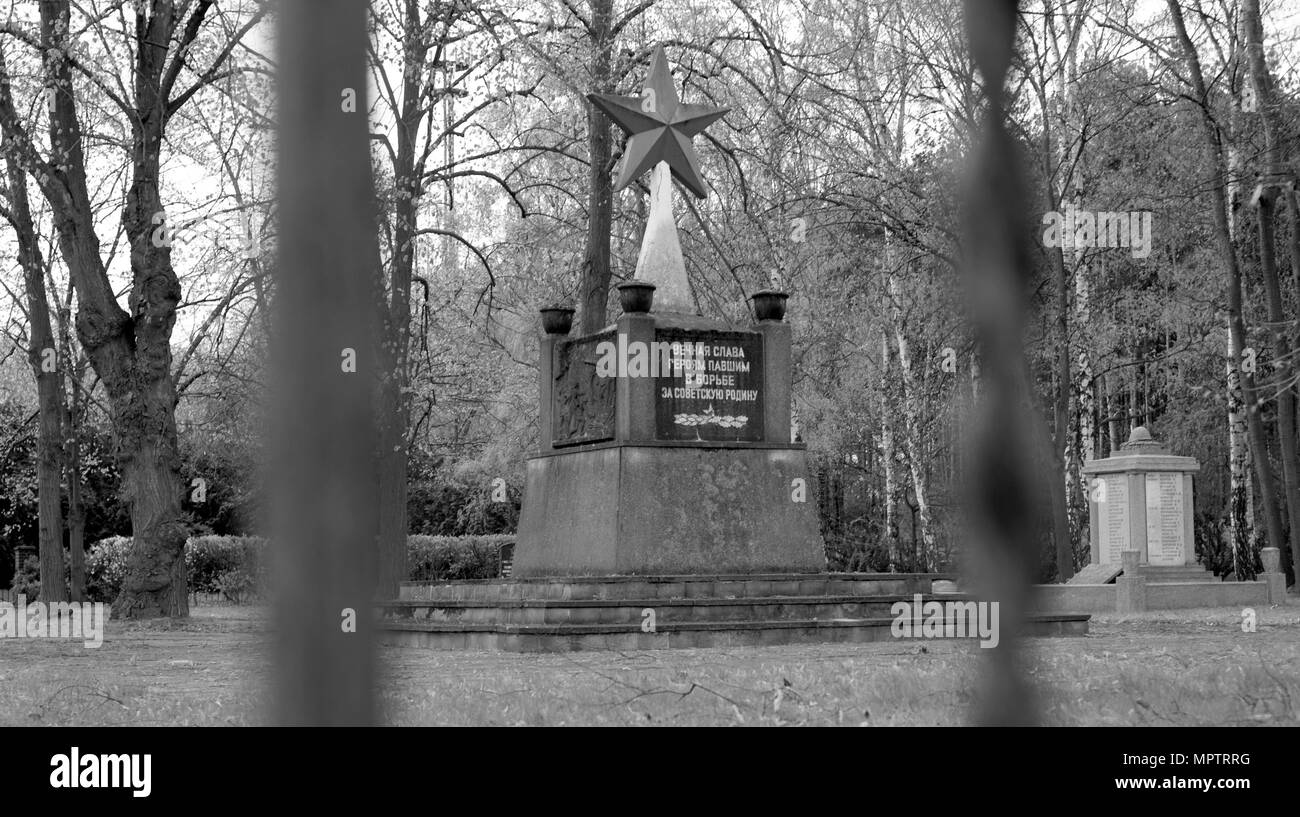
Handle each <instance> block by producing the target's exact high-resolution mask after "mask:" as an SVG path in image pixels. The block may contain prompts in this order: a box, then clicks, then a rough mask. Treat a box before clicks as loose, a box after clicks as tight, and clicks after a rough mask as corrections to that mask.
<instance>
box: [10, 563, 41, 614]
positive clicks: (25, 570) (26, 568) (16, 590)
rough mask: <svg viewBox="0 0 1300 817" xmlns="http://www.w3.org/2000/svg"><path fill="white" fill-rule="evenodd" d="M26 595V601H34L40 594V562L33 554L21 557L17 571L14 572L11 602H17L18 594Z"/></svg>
mask: <svg viewBox="0 0 1300 817" xmlns="http://www.w3.org/2000/svg"><path fill="white" fill-rule="evenodd" d="M20 595H21V596H26V597H27V601H28V602H33V601H36V599H37V598H38V597H39V596H40V595H41V562H40V559H38V558H37V557H35V556H28V557H27V558H26V559H23V563H22V564H21V565H20V566H19V568H18V572H17V573H15V574H14V585H13V603H14V604H17V603H18V597H19V596H20Z"/></svg>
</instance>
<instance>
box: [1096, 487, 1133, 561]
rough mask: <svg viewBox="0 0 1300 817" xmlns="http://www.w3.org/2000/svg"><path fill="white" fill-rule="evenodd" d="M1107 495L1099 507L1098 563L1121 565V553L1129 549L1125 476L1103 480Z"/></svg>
mask: <svg viewBox="0 0 1300 817" xmlns="http://www.w3.org/2000/svg"><path fill="white" fill-rule="evenodd" d="M1101 479H1102V480H1103V482H1104V483H1105V490H1106V492H1105V494H1104V495H1103V497H1104V498H1103V499H1102V500H1101V501H1100V502H1099V503H1098V505H1097V516H1098V525H1097V546H1098V555H1097V558H1098V561H1099V562H1100V563H1101V564H1116V565H1117V564H1119V563H1120V556H1119V554H1120V551H1122V550H1128V549H1129V538H1130V537H1129V516H1128V479H1127V478H1126V476H1125V475H1124V474H1107V475H1106V476H1105V477H1102V478H1101Z"/></svg>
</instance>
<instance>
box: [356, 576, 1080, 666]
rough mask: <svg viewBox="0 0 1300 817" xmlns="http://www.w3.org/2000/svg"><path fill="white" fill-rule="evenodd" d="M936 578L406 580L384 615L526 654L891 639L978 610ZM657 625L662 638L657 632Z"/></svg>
mask: <svg viewBox="0 0 1300 817" xmlns="http://www.w3.org/2000/svg"><path fill="white" fill-rule="evenodd" d="M936 578H945V577H942V576H939V577H936V576H934V575H930V574H899V573H835V574H827V573H820V574H818V573H778V574H757V575H755V574H731V575H727V574H715V575H704V576H699V575H690V576H681V575H664V576H582V577H565V578H544V579H523V580H512V581H486V582H451V583H443V584H437V583H418V582H406V583H403V585H402V589H401V597H400V598H399V599H397V600H396V601H392V602H388V603H387V604H384V605H383V606H382V614H383V618H382V620H381V621H382V627H383V630H384V637H383V640H384V641H385V643H389V644H396V645H404V646H419V647H431V648H436V649H488V650H491V649H500V650H511V651H520V652H557V651H570V650H600V649H605V650H642V649H668V648H681V647H739V646H760V645H775V644H802V643H859V642H868V641H889V640H894V639H895V638H896V637H895V635H894V633H893V623H894V615H893V614H892V613H891V607H892V606H893V605H894V603H896V602H899V601H906V602H912V601H914V600H915V597H916V594H920V595H921V596H922V599H923V601H943V602H950V601H956V602H960V601H971V600H973V599H972V598H971V597H970V596H966V595H963V594H940V595H935V594H933V593H932V592H931V587H932V584H931V583H932V581H933V580H934V579H936ZM651 616H653V632H647V631H646V630H648V629H649V623H650V621H651ZM1088 619H1089V616H1088V615H1086V614H1081V613H1072V614H1037V615H1035V616H1033V617H1032V618H1031V620H1030V621H1029V622H1027V626H1026V634H1027V635H1031V636H1035V635H1039V636H1062V635H1086V634H1087V631H1088Z"/></svg>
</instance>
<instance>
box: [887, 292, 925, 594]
mask: <svg viewBox="0 0 1300 817" xmlns="http://www.w3.org/2000/svg"><path fill="white" fill-rule="evenodd" d="M888 286H889V296H890V297H889V302H890V308H891V311H892V312H893V316H892V317H893V321H892V322H893V324H894V338H895V341H896V342H897V344H898V371H899V374H900V375H901V378H900V379H901V380H902V385H903V429H904V430H903V440H904V444H905V445H906V447H907V462H908V468H909V471H910V474H911V477H912V490H913V492H914V493H915V494H916V508H915V511H914V513H913V514H912V541H913V548H912V550H913V552H915V551H916V546H915V542H916V535H917V530H916V528H917V526H918V525H919V526H920V535H921V558H920V563H921V565H920V569H922V570H927V571H928V570H930V569H931V567H932V566H933V565H934V559H935V556H936V554H937V548H936V546H935V539H934V526H933V524H932V522H931V519H930V502H929V498H928V490H927V488H928V483H929V479H928V477H927V475H926V462H927V460H928V458H927V457H926V456H925V451H924V447H923V443H922V440H921V437H922V433H923V432H922V430H921V401H920V399H919V398H918V397H917V387H916V383H915V380H914V377H913V372H912V353H911V350H910V348H909V346H908V342H907V334H906V330H905V328H904V326H903V317H902V297H903V293H902V291H901V290H900V288H899V286H898V277H897V276H895V275H893V274H891V275H890V276H889V281H888Z"/></svg>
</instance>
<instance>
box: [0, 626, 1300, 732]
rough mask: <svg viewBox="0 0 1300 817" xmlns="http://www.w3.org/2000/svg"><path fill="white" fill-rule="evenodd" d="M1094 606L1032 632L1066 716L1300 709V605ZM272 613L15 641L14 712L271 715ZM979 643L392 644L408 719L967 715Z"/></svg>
mask: <svg viewBox="0 0 1300 817" xmlns="http://www.w3.org/2000/svg"><path fill="white" fill-rule="evenodd" d="M1258 614H1259V619H1258V631H1257V632H1255V633H1249V634H1248V633H1243V632H1242V631H1241V626H1240V622H1241V618H1240V611H1237V610H1231V609H1203V610H1178V611H1170V612H1153V613H1147V614H1143V615H1140V616H1128V617H1116V616H1094V617H1093V620H1092V627H1091V629H1092V634H1091V635H1090V636H1088V637H1087V638H1059V639H1036V640H1034V641H1032V642H1030V646H1029V651H1030V655H1029V656H1028V659H1029V660H1028V670H1029V672H1030V673H1031V674H1032V675H1033V677H1034V679H1035V680H1036V681H1037V683H1038V688H1039V694H1040V698H1041V705H1042V707H1041V708H1042V711H1043V713H1044V719H1045V721H1046V722H1047V723H1049V724H1052V725H1106V724H1125V725H1126V724H1151V725H1170V724H1184V725H1216V724H1217V725H1230V724H1260V725H1268V724H1289V725H1296V724H1297V723H1300V604H1297V603H1296V602H1295V601H1293V602H1292V604H1291V605H1289V606H1287V607H1278V608H1273V609H1263V608H1261V609H1259V610H1258ZM267 641H268V639H267V627H266V620H265V611H263V610H260V609H258V608H248V607H198V608H196V609H195V610H194V611H193V616H192V617H191V618H190V619H189V620H188V621H184V622H180V623H176V622H169V621H157V622H129V623H119V622H109V624H108V626H107V631H106V633H105V638H104V644H103V646H102V647H101V648H99V649H85V648H84V647H82V646H81V645H80V642H62V641H38V640H29V639H22V640H16V639H5V640H0V727H3V726H15V725H24V724H25V725H118V724H121V725H125V724H136V725H151V724H160V725H225V724H228V725H243V724H256V723H261V722H264V721H265V719H266V715H265V713H266V694H265V692H264V691H263V687H264V685H265V684H266V681H267V679H268V676H269V673H270V668H271V664H270V652H269V649H268V648H267ZM980 652H981V651H980V650H979V648H978V647H977V646H975V645H974V644H966V643H956V642H945V641H938V640H930V641H919V640H917V641H897V642H892V643H880V644H866V645H812V646H783V647H749V648H737V649H699V650H655V651H649V652H642V653H613V652H600V653H595V652H591V653H568V654H550V655H518V654H512V653H487V652H437V651H432V650H418V649H387V650H385V651H384V658H385V661H386V670H385V671H386V680H385V681H384V682H383V683H382V685H381V689H382V701H383V708H384V712H385V713H386V714H385V719H386V720H387V721H388V722H390V723H393V724H400V725H444V724H451V725H477V724H482V725H487V724H503V725H515V724H529V725H561V724H586V725H599V724H643V725H657V724H675V725H677V724H679V725H687V724H701V725H704V724H710V725H711V724H735V725H741V724H743V725H757V724H763V725H778V724H780V725H790V724H815V725H836V724H843V725H845V726H858V725H873V726H886V725H932V724H941V725H952V724H961V723H964V722H965V720H966V718H967V711H968V708H969V705H970V702H971V697H972V691H973V690H974V689H975V688H976V687H977V684H978V682H979V671H980V666H981V665H980Z"/></svg>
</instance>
